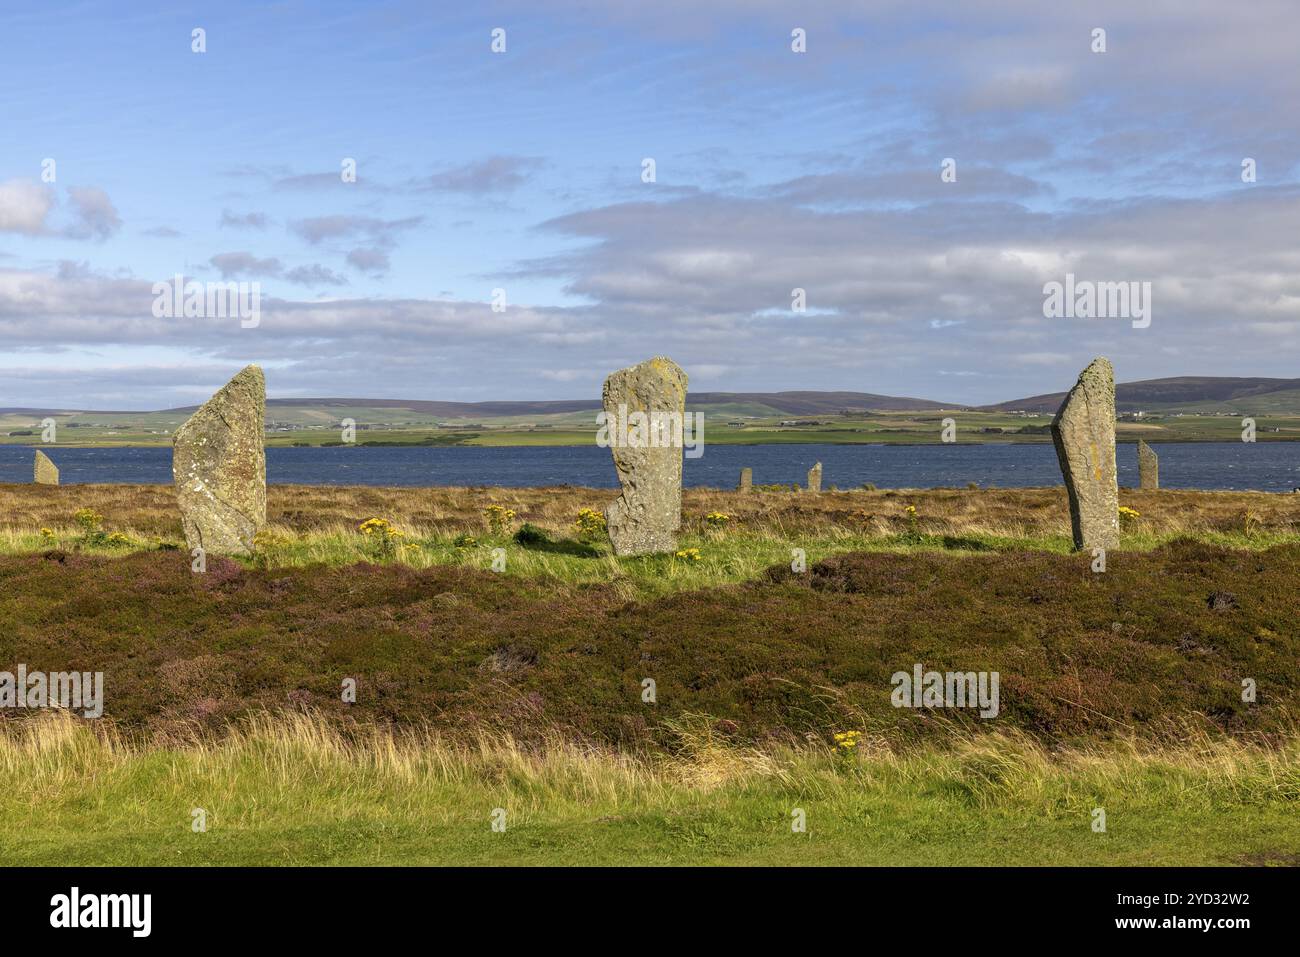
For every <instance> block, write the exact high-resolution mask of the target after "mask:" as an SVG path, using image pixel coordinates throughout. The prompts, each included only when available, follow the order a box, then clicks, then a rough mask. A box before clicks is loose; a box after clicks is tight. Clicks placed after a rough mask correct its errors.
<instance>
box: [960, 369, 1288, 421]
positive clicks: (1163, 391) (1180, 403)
mask: <svg viewBox="0 0 1300 957" xmlns="http://www.w3.org/2000/svg"><path fill="white" fill-rule="evenodd" d="M1064 398H1065V392H1052V393H1049V394H1047V395H1035V396H1030V397H1029V398H1025V399H1013V400H1011V401H1010V402H999V403H998V404H996V405H986V406H981V407H980V409H979V411H982V412H1014V411H1024V412H1048V413H1054V412H1055V411H1056V410H1057V408H1058V407H1059V406H1060V404H1061V402H1062V400H1064ZM1115 409H1116V411H1118V412H1199V413H1214V412H1241V413H1264V412H1300V379H1264V378H1228V377H1215V376H1176V377H1173V378H1169V379H1144V380H1142V381H1139V382H1121V383H1119V384H1118V385H1116V386H1115Z"/></svg>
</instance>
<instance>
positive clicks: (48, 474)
mask: <svg viewBox="0 0 1300 957" xmlns="http://www.w3.org/2000/svg"><path fill="white" fill-rule="evenodd" d="M32 471H33V475H32V480H33V481H34V482H36V483H37V484H38V485H58V484H59V468H58V466H57V465H55V464H54V463H53V462H51V461H50V457H49V456H48V455H46V454H45V453H44V452H42V451H41V450H40V449H37V450H36V462H35V465H34V468H33V470H32Z"/></svg>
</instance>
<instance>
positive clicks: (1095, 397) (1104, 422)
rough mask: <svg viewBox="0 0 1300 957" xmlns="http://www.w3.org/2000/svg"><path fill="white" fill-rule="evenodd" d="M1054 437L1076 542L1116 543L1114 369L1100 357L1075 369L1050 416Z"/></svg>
mask: <svg viewBox="0 0 1300 957" xmlns="http://www.w3.org/2000/svg"><path fill="white" fill-rule="evenodd" d="M1052 443H1053V444H1054V445H1055V446H1056V458H1057V460H1058V461H1059V462H1060V463H1061V474H1062V475H1064V476H1065V490H1066V492H1067V493H1068V494H1069V496H1070V525H1071V530H1072V531H1073V533H1074V547H1075V548H1077V549H1081V548H1088V549H1093V548H1114V547H1116V546H1117V545H1119V484H1118V482H1117V480H1116V476H1115V370H1114V369H1112V368H1111V365H1110V360H1108V359H1106V358H1105V357H1099V358H1096V359H1094V360H1093V361H1092V363H1091V364H1090V365H1089V366H1088V368H1086V369H1084V370H1083V372H1081V373H1080V374H1079V381H1078V382H1076V383H1075V384H1074V388H1073V389H1071V390H1070V392H1069V394H1068V395H1067V396H1066V397H1065V401H1064V402H1062V403H1061V408H1060V409H1058V410H1057V412H1056V418H1055V419H1054V420H1053V421H1052Z"/></svg>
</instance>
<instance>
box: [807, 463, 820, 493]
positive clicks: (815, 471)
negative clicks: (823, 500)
mask: <svg viewBox="0 0 1300 957" xmlns="http://www.w3.org/2000/svg"><path fill="white" fill-rule="evenodd" d="M821 490H822V464H821V463H820V462H818V463H817V464H816V465H814V466H813V467H812V468H810V469H809V470H808V491H810V492H820V491H821Z"/></svg>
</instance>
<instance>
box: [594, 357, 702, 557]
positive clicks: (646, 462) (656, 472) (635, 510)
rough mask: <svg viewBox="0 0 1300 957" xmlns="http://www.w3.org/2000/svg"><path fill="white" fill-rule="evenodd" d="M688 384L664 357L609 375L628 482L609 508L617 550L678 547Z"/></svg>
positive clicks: (611, 418)
mask: <svg viewBox="0 0 1300 957" xmlns="http://www.w3.org/2000/svg"><path fill="white" fill-rule="evenodd" d="M686 382H687V380H686V373H685V372H683V371H682V369H681V367H680V366H679V365H677V363H675V362H673V360H671V359H669V358H667V357H666V356H656V357H655V358H653V359H647V360H646V361H645V362H642V363H639V364H637V365H634V366H631V367H630V368H627V369H620V370H619V371H617V372H615V373H612V374H611V375H610V376H609V378H607V379H606V380H605V388H604V391H603V392H602V394H601V405H602V406H603V407H604V410H605V416H606V422H607V423H609V424H610V425H611V428H610V433H611V441H610V451H611V452H613V454H614V468H615V470H616V471H617V472H618V482H619V485H621V486H622V488H623V491H622V494H620V495H619V497H618V498H617V499H615V500H614V501H613V502H612V503H611V504H610V505H609V506H608V507H607V508H606V509H605V524H606V527H607V528H608V529H609V541H610V544H612V545H613V546H614V554H615V555H646V554H653V553H655V552H671V551H675V550H676V549H677V530H678V529H679V528H681V526H682V425H683V422H684V421H685V415H686ZM625 439H626V441H624V440H625Z"/></svg>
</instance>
